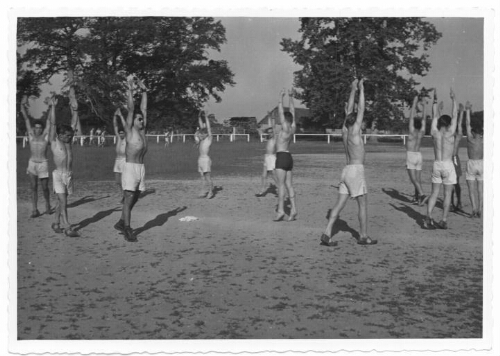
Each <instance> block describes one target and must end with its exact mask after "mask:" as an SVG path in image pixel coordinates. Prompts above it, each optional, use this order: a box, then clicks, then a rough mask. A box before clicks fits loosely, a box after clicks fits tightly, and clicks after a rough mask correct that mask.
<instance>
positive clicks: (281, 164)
mask: <svg viewBox="0 0 500 356" xmlns="http://www.w3.org/2000/svg"><path fill="white" fill-rule="evenodd" d="M284 96H285V89H283V90H282V91H281V93H280V101H279V103H278V113H279V117H280V121H281V131H280V132H279V133H277V135H276V178H277V179H278V211H277V213H276V218H275V219H274V221H281V220H283V218H284V217H285V189H286V190H287V191H288V197H289V198H290V204H291V208H290V215H289V217H288V219H287V220H288V221H294V220H295V219H296V218H297V206H296V204H295V191H294V190H293V185H292V169H293V159H292V155H291V154H290V152H289V151H288V146H289V145H290V141H291V140H292V138H293V135H294V134H295V130H296V124H295V106H294V104H293V97H292V92H291V91H289V92H288V97H289V100H290V104H289V105H290V107H289V111H288V112H285V110H284V109H283V97H284Z"/></svg>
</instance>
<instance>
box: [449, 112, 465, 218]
mask: <svg viewBox="0 0 500 356" xmlns="http://www.w3.org/2000/svg"><path fill="white" fill-rule="evenodd" d="M463 118H464V106H463V104H459V105H458V122H457V130H456V131H455V143H454V146H453V166H454V167H455V174H456V175H457V184H455V186H454V188H453V190H452V191H451V208H452V210H453V211H462V188H461V187H460V177H461V176H462V165H461V164H460V157H459V156H458V150H459V148H460V141H461V140H462V136H463V131H462V119H463ZM454 195H456V196H457V204H456V205H455V203H454V199H453V196H454Z"/></svg>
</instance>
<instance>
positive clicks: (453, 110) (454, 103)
mask: <svg viewBox="0 0 500 356" xmlns="http://www.w3.org/2000/svg"><path fill="white" fill-rule="evenodd" d="M450 98H451V125H450V129H449V132H451V133H455V131H456V129H457V101H456V99H455V92H454V91H453V88H450Z"/></svg>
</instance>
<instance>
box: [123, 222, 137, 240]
mask: <svg viewBox="0 0 500 356" xmlns="http://www.w3.org/2000/svg"><path fill="white" fill-rule="evenodd" d="M123 235H125V240H127V241H128V242H136V241H137V237H135V236H134V231H133V230H132V228H131V227H130V226H125V228H124V229H123Z"/></svg>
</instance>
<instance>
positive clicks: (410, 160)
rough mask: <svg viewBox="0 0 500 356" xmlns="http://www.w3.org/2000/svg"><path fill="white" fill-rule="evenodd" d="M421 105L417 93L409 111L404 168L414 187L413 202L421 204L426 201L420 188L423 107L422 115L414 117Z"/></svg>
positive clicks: (423, 126)
mask: <svg viewBox="0 0 500 356" xmlns="http://www.w3.org/2000/svg"><path fill="white" fill-rule="evenodd" d="M422 106H423V102H422V101H420V102H418V95H416V96H415V98H413V105H412V107H411V111H410V123H409V128H408V130H409V131H408V142H407V144H406V169H407V171H408V176H409V177H410V181H411V182H412V183H413V186H414V187H415V199H414V200H413V202H415V203H418V205H423V204H424V203H425V202H427V199H428V198H427V197H426V196H425V194H424V190H423V189H422V153H421V152H420V145H421V143H422V137H424V135H425V107H424V108H422V116H421V117H420V118H416V119H415V114H416V112H417V111H419V109H420V108H421V107H422Z"/></svg>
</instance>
